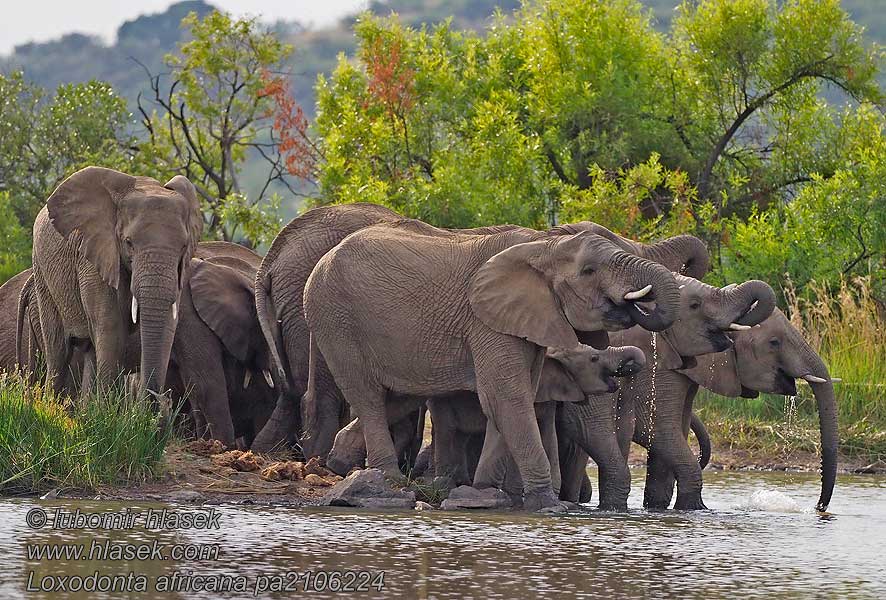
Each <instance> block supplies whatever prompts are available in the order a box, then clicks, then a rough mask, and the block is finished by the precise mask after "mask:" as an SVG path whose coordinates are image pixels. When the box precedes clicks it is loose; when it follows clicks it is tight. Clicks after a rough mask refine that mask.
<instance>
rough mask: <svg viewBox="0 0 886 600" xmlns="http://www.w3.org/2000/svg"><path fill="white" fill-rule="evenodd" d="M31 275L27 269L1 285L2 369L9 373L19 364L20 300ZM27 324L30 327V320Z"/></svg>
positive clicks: (0, 328) (0, 367)
mask: <svg viewBox="0 0 886 600" xmlns="http://www.w3.org/2000/svg"><path fill="white" fill-rule="evenodd" d="M30 277H31V269H26V270H24V271H22V272H21V273H19V274H18V275H15V276H13V277H12V278H10V279H9V280H8V281H7V282H6V283H4V284H3V285H2V286H0V371H5V372H7V373H12V372H14V371H15V370H16V369H17V367H18V365H19V362H18V351H17V347H16V339H17V334H16V331H17V327H18V326H17V319H18V301H19V296H21V293H22V289H23V288H24V287H25V283H26V282H27V281H28V279H29V278H30ZM25 318H27V315H25ZM26 325H27V326H28V327H30V323H29V322H28V323H26Z"/></svg>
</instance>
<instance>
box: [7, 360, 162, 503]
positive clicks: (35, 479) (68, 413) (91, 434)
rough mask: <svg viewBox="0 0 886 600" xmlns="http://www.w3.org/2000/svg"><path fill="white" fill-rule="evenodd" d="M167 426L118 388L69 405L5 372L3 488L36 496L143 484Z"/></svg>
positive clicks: (157, 456) (158, 453)
mask: <svg viewBox="0 0 886 600" xmlns="http://www.w3.org/2000/svg"><path fill="white" fill-rule="evenodd" d="M172 421H173V419H162V418H161V417H160V416H159V415H157V414H155V411H154V410H153V408H152V407H151V406H150V403H148V402H143V401H137V400H135V399H133V398H132V397H131V396H129V395H127V394H126V393H125V392H124V389H123V387H122V386H120V387H115V388H111V389H109V390H107V391H103V392H97V393H95V394H93V395H91V396H90V397H88V398H85V399H83V400H82V401H72V400H69V399H66V400H62V399H59V398H56V397H55V396H54V395H53V394H52V393H51V392H49V391H48V390H45V389H44V388H43V387H41V386H40V385H36V386H31V385H30V384H28V383H27V382H26V381H25V380H24V379H23V378H21V377H20V376H18V375H9V374H2V375H0V490H2V491H3V492H4V493H35V492H36V493H39V492H42V491H45V490H48V489H52V488H75V489H93V488H95V487H96V486H97V485H100V484H127V483H132V482H135V481H141V480H144V479H145V478H147V477H150V476H151V475H153V473H154V469H155V467H156V466H157V465H158V464H159V462H160V459H161V458H162V456H163V452H164V449H165V447H166V444H167V443H168V442H169V441H170V439H171V437H172V429H171V427H170V426H169V425H168V424H167V423H168V422H172Z"/></svg>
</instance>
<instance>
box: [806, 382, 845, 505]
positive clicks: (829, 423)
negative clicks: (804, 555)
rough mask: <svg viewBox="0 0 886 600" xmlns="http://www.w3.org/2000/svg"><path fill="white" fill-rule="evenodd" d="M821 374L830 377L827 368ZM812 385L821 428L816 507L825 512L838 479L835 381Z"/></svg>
mask: <svg viewBox="0 0 886 600" xmlns="http://www.w3.org/2000/svg"><path fill="white" fill-rule="evenodd" d="M816 374H817V375H818V372H816ZM819 376H820V377H824V378H826V379H830V378H829V377H828V376H827V370H824V375H819ZM810 385H811V386H812V393H813V394H815V402H816V404H817V405H818V421H819V429H820V430H821V496H820V497H819V498H818V503H817V504H816V505H815V509H816V510H818V511H821V512H824V511H826V510H827V508H828V504H830V502H831V495H832V494H833V493H834V484H835V483H836V481H837V445H838V443H839V436H838V434H837V403H836V401H835V398H834V384H833V383H831V382H830V381H827V382H826V383H811V384H810Z"/></svg>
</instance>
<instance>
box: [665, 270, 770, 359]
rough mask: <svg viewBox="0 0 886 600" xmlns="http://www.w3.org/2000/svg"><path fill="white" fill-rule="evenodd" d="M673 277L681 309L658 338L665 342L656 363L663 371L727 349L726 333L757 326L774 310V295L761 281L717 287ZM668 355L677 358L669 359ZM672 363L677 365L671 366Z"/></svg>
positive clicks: (678, 276) (730, 342) (729, 344)
mask: <svg viewBox="0 0 886 600" xmlns="http://www.w3.org/2000/svg"><path fill="white" fill-rule="evenodd" d="M675 277H676V279H677V283H678V284H679V289H680V310H679V311H678V312H677V320H676V321H675V322H674V324H673V325H672V326H671V327H670V328H669V329H667V330H666V331H664V332H663V333H662V335H661V338H662V339H663V340H664V343H663V344H662V349H661V350H660V352H661V355H662V359H661V360H660V361H659V362H660V363H661V366H662V367H663V368H670V369H673V368H679V366H683V364H685V365H686V366H691V365H692V363H693V360H694V358H693V357H696V356H700V355H703V354H710V353H712V352H722V351H724V350H726V349H728V348H729V347H731V346H732V341H731V340H730V338H729V337H728V336H727V335H726V332H728V331H736V330H741V329H747V328H749V327H750V326H752V325H756V324H757V323H760V322H761V321H763V319H765V318H766V317H768V316H769V315H770V314H771V313H772V310H773V309H774V308H775V292H774V291H773V290H772V288H771V287H769V285H768V284H766V283H764V282H762V281H746V282H744V283H742V284H740V285H729V286H726V287H724V288H716V287H714V286H711V285H707V284H706V283H702V282H701V281H699V280H697V279H693V278H692V277H683V276H682V275H676V276H675ZM668 353H674V354H676V355H678V357H679V358H677V357H676V356H675V357H668ZM669 358H670V360H669ZM673 360H676V361H677V363H678V364H672V362H673ZM679 363H683V364H679Z"/></svg>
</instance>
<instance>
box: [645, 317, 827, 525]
mask: <svg viewBox="0 0 886 600" xmlns="http://www.w3.org/2000/svg"><path fill="white" fill-rule="evenodd" d="M731 335H732V338H733V340H734V342H735V344H734V346H733V347H732V348H730V349H729V350H727V351H726V352H721V353H718V354H709V355H706V356H702V357H699V358H698V364H697V365H696V366H694V367H692V368H690V369H684V370H680V371H676V372H675V374H674V375H675V377H674V379H675V380H676V383H675V384H674V388H673V390H674V391H675V392H678V393H680V394H681V396H680V398H685V400H683V403H684V404H683V405H684V410H687V409H686V408H685V407H689V409H691V406H692V401H693V399H694V397H695V393H696V391H697V389H698V386H702V387H704V388H706V389H709V390H711V391H712V392H714V393H716V394H720V395H722V396H728V397H731V398H737V397H739V396H741V397H746V398H753V397H756V396H757V394H758V393H759V392H765V393H771V394H784V395H787V396H793V395H796V393H797V387H796V382H795V380H797V379H807V378H808V379H807V381H809V380H811V381H810V382H809V385H810V387H811V388H812V392H813V394H814V395H815V400H816V403H817V406H818V416H819V427H820V432H821V449H822V450H821V451H822V456H821V495H820V497H819V500H818V503H817V504H816V509H817V510H819V511H825V510H827V507H828V504H829V503H830V500H831V496H832V494H833V491H834V483H835V481H836V476H837V446H838V443H839V439H838V434H837V406H836V400H835V398H834V384H833V382H832V380H831V376H830V374H829V373H828V369H827V367H826V366H825V364H824V362H823V361H822V360H821V357H820V356H819V355H818V354H817V353H816V352H815V350H813V349H812V347H811V346H810V345H809V343H808V342H807V341H806V340H805V339H804V338H803V335H802V334H801V333H800V332H799V331H798V330H797V329H796V328H795V327H794V326H793V325H791V323H790V321H789V320H788V319H787V317H785V315H784V314H783V313H782V312H781V311H780V310H778V309H776V310H775V311H773V313H772V315H771V316H770V317H769V318H767V319H766V320H765V321H763V322H762V323H760V326H759V327H753V328H751V329H749V330H746V331H736V332H734V333H733V334H731ZM678 377H679V378H681V379H677V378H678ZM656 386H657V390H656V391H657V392H658V389H660V387H658V382H656ZM683 390H685V393H684V392H683ZM668 391H669V392H670V390H668ZM658 393H660V392H658ZM660 397H661V396H660ZM678 401H679V398H678ZM637 427H638V430H640V431H638V432H637V433H636V434H635V439H636V438H637V437H642V435H643V431H642V430H641V423H640V422H638V424H637ZM656 445H657V443H656V441H655V440H653V447H655V446H656ZM659 458H660V457H659V456H658V455H653V454H650V466H649V475H648V476H647V481H646V489H647V490H650V491H649V493H648V495H649V498H650V501H653V502H654V504H655V506H658V507H662V506H664V507H666V506H668V504H669V502H670V499H671V495H672V494H673V486H674V472H673V470H672V469H669V468H668V466H669V465H667V463H666V462H665V461H660V460H659ZM677 476H678V479H677V484H678V486H679V483H680V482H679V472H678V473H677ZM678 499H679V487H678Z"/></svg>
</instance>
